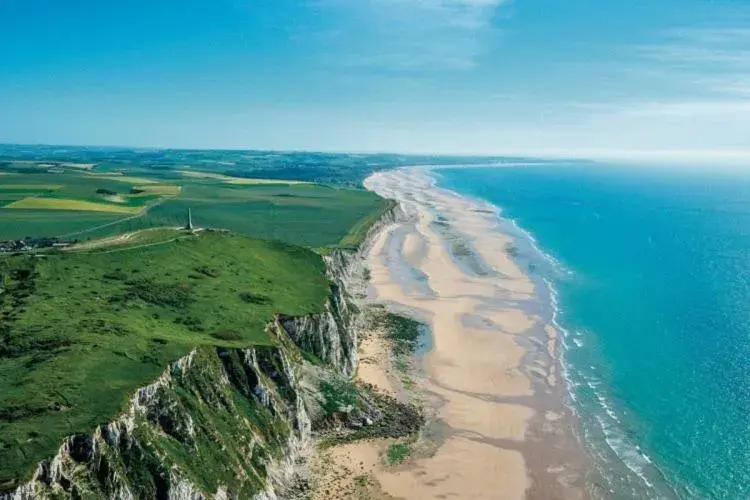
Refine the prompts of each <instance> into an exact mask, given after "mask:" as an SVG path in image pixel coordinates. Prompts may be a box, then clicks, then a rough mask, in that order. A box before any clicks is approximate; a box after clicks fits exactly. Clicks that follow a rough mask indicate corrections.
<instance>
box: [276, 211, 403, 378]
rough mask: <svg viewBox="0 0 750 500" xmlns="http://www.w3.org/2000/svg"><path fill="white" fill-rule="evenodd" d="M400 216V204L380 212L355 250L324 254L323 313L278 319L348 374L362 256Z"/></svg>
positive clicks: (353, 356) (352, 365) (361, 289)
mask: <svg viewBox="0 0 750 500" xmlns="http://www.w3.org/2000/svg"><path fill="white" fill-rule="evenodd" d="M400 216H401V211H400V208H399V207H394V208H392V209H391V210H389V211H388V212H386V213H385V214H383V216H382V217H381V219H380V220H378V222H376V223H375V224H374V225H373V226H372V227H371V228H370V230H369V231H368V234H367V236H366V237H365V240H364V241H363V243H362V244H361V245H360V247H359V249H358V250H356V251H355V250H343V249H334V250H332V251H331V253H329V254H327V255H324V256H323V260H324V261H325V263H326V270H327V275H328V279H329V280H330V282H331V296H330V299H329V300H328V303H327V304H326V312H325V313H323V314H319V315H314V316H304V317H295V318H281V322H282V325H283V327H284V329H285V330H286V331H287V332H288V333H289V335H290V336H291V337H292V339H293V340H294V342H295V343H296V344H297V345H298V346H299V347H300V349H303V350H306V351H308V352H311V353H313V354H314V355H315V356H316V357H317V358H318V359H320V360H321V361H323V362H324V363H326V364H328V365H330V366H332V367H333V368H334V369H336V370H337V371H338V372H340V373H341V374H342V375H345V376H347V377H348V376H352V375H353V374H354V372H355V371H356V369H357V365H358V363H359V359H358V357H357V345H358V333H359V330H360V327H361V325H360V321H361V319H362V318H361V315H360V314H359V309H358V308H357V306H356V305H355V304H354V300H353V298H357V297H364V295H365V287H366V282H367V280H366V279H365V267H364V255H365V253H366V252H367V251H368V250H369V247H370V245H371V242H372V240H373V239H374V235H376V234H377V233H378V232H379V231H380V230H381V229H382V228H383V227H384V226H386V225H388V224H391V223H393V222H394V221H395V220H396V219H397V218H398V217H400Z"/></svg>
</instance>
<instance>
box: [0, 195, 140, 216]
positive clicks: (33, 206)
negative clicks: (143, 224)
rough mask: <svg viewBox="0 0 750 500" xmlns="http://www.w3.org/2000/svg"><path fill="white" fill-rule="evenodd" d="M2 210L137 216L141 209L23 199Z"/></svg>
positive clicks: (64, 200)
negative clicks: (70, 211) (109, 213)
mask: <svg viewBox="0 0 750 500" xmlns="http://www.w3.org/2000/svg"><path fill="white" fill-rule="evenodd" d="M3 208H6V209H8V208H10V209H26V210H77V211H82V212H113V213H118V214H137V213H140V212H141V211H142V210H143V207H125V206H118V205H109V204H107V203H95V202H93V201H82V200H66V199H58V198H24V199H22V200H18V201H15V202H13V203H11V204H9V205H6V206H5V207H3Z"/></svg>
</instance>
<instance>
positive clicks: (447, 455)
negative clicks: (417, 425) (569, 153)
mask: <svg viewBox="0 0 750 500" xmlns="http://www.w3.org/2000/svg"><path fill="white" fill-rule="evenodd" d="M365 185H366V187H367V188H368V189H370V190H372V191H374V192H376V193H378V194H379V195H381V196H383V197H385V198H391V199H394V200H397V201H398V202H399V204H400V205H401V207H402V209H403V211H404V212H405V217H403V218H402V219H401V220H400V221H399V222H397V223H395V224H392V225H390V226H388V227H387V228H385V229H384V230H383V231H381V232H380V233H379V234H378V235H377V238H376V239H375V240H374V241H373V243H372V245H371V247H370V248H369V252H368V256H367V266H368V268H369V269H370V272H371V283H370V290H369V295H370V296H369V299H368V300H369V301H371V302H373V303H379V304H384V305H385V306H386V307H388V308H389V309H391V310H394V311H399V312H408V313H409V314H411V315H413V316H414V317H416V318H418V319H420V320H423V321H425V322H426V323H427V324H428V325H429V326H430V328H431V346H430V350H429V352H428V353H427V354H425V355H424V356H422V357H420V358H419V360H418V361H417V365H416V367H415V369H414V372H415V373H414V374H413V378H414V380H415V386H414V387H413V388H411V389H409V390H406V389H405V388H404V387H403V385H402V384H401V383H400V381H399V377H398V375H397V374H395V373H394V370H393V367H392V360H391V359H390V357H389V351H388V346H387V343H386V341H385V340H384V339H383V337H382V335H381V334H380V333H379V332H377V331H373V332H369V333H367V334H366V335H365V338H364V339H363V340H362V342H361V345H360V357H361V360H362V362H361V365H360V368H359V371H358V374H357V376H358V378H359V379H361V380H362V381H363V382H367V383H371V384H374V385H375V386H377V387H378V388H379V389H380V390H382V391H385V392H388V393H391V394H393V395H395V396H397V397H400V398H401V399H404V398H411V399H416V400H418V401H419V402H420V403H421V404H423V405H424V407H425V410H426V414H427V420H428V422H427V426H426V428H425V430H424V431H423V433H422V435H421V436H420V438H419V441H418V442H417V443H416V445H415V447H414V448H415V452H414V453H413V456H412V457H411V458H410V459H408V460H407V461H406V462H405V463H403V464H400V465H398V466H395V467H389V466H387V465H386V464H385V461H384V459H383V455H384V450H386V448H387V446H388V445H389V443H388V442H387V441H382V442H378V441H368V442H361V443H355V444H350V445H344V446H339V447H335V448H333V449H330V450H327V451H326V452H325V453H324V455H325V456H324V457H323V458H321V461H320V462H319V463H318V466H317V467H318V469H319V473H320V474H321V475H322V476H323V477H324V479H323V481H324V482H326V483H327V484H332V483H338V485H339V486H341V483H342V482H343V483H347V482H350V483H352V484H351V485H350V486H351V487H350V488H349V490H347V491H351V492H353V493H351V497H356V496H360V497H362V498H403V499H432V498H457V499H458V498H460V499H516V498H519V499H520V498H534V499H554V498H562V499H580V498H586V497H587V495H586V493H585V488H584V473H583V471H584V470H585V467H586V465H585V458H584V454H583V453H582V451H581V449H580V447H579V446H578V443H577V440H576V439H575V437H574V434H573V429H572V428H573V425H572V422H573V420H572V416H571V415H570V412H569V410H568V409H567V408H566V407H565V405H564V404H563V401H564V399H563V398H564V387H563V384H562V378H561V377H559V376H558V374H557V371H558V366H559V363H558V360H557V343H556V339H557V335H558V333H557V331H556V330H555V328H554V326H553V325H552V324H551V323H550V322H549V321H548V320H546V319H543V317H542V316H541V315H539V314H538V313H537V312H536V311H537V310H538V307H539V300H540V299H539V297H538V296H537V293H536V292H537V285H536V284H535V282H534V281H533V279H532V278H531V277H530V276H529V275H527V274H526V273H525V272H524V271H523V270H522V269H520V268H519V266H518V265H517V264H516V263H515V262H514V260H513V258H512V257H511V253H512V252H509V249H510V248H511V245H512V244H513V241H512V239H511V238H510V237H509V236H507V235H505V234H503V233H502V232H500V231H498V227H497V225H498V219H497V214H496V213H495V212H494V210H492V209H491V207H489V206H486V205H483V204H482V203H481V202H476V201H473V200H468V199H465V198H462V197H460V196H458V195H456V194H455V193H452V192H450V191H446V190H443V189H440V188H438V187H436V186H435V185H434V182H433V180H432V178H431V177H430V175H429V173H428V172H427V171H426V170H423V169H401V170H396V171H390V172H384V173H377V174H374V175H373V176H371V177H370V178H368V179H367V181H366V184H365ZM354 482H357V483H358V484H354ZM362 485H366V487H363V488H357V486H362ZM357 491H358V492H359V493H356V494H355V493H354V492H357ZM316 496H317V498H326V496H325V494H323V493H322V492H320V491H319V492H318V493H317V494H316ZM328 498H331V497H330V496H329V497H328Z"/></svg>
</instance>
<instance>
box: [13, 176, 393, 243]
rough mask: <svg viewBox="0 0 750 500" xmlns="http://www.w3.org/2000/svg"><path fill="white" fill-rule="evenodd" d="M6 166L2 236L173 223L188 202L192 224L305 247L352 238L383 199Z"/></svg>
mask: <svg viewBox="0 0 750 500" xmlns="http://www.w3.org/2000/svg"><path fill="white" fill-rule="evenodd" d="M29 168H30V167H29ZM50 168H52V167H50ZM61 169H62V170H61ZM6 173H7V174H8V175H4V176H3V178H2V181H3V182H2V183H0V240H6V239H16V238H23V237H27V236H33V237H42V236H45V237H49V236H51V237H62V238H69V239H78V240H87V239H95V238H102V237H109V236H113V235H117V234H120V233H124V232H132V231H137V230H139V229H146V228H155V227H165V226H166V227H179V226H184V225H185V222H186V218H187V212H188V209H190V210H191V211H192V214H193V221H194V223H195V225H196V226H198V227H207V228H223V229H229V230H231V231H234V232H237V233H240V234H245V235H248V236H254V237H261V238H269V239H278V240H283V241H287V242H290V243H296V244H300V245H305V246H310V247H327V246H336V245H352V244H354V243H356V235H359V232H355V233H351V234H350V231H351V230H352V229H353V228H355V227H365V228H366V227H367V221H368V220H370V219H371V218H372V216H373V214H377V213H379V212H380V211H381V210H382V209H383V208H385V206H386V205H385V202H384V201H383V200H382V199H380V198H379V197H377V196H376V195H374V194H372V193H370V192H367V191H364V190H354V189H342V188H339V187H333V186H325V185H319V184H313V183H309V182H294V181H289V180H269V179H244V178H237V177H231V176H226V175H223V174H216V173H211V172H206V173H201V172H198V171H190V175H187V176H186V175H183V172H180V171H173V170H166V171H160V172H159V175H158V176H155V177H153V178H147V177H145V174H144V173H143V172H141V171H138V172H137V173H138V175H127V173H123V172H115V173H102V172H98V171H97V168H96V167H94V168H93V170H90V171H83V172H82V171H81V170H80V169H65V168H62V167H60V166H59V165H58V166H55V167H54V170H52V171H50V170H49V169H48V170H47V171H40V170H39V169H38V168H37V169H34V170H33V171H30V172H29V173H19V172H13V171H11V172H6ZM363 224H364V226H363ZM362 234H363V233H362Z"/></svg>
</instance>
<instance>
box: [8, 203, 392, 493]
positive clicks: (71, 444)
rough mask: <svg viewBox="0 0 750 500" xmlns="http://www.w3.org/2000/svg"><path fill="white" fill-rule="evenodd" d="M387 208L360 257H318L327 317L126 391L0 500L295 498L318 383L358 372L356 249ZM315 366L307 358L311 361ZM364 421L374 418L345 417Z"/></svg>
mask: <svg viewBox="0 0 750 500" xmlns="http://www.w3.org/2000/svg"><path fill="white" fill-rule="evenodd" d="M398 210H399V209H398V207H395V206H394V207H391V209H389V210H388V211H386V212H384V213H383V215H382V217H381V219H380V220H379V221H377V222H376V223H375V224H373V226H372V227H371V228H370V230H369V233H368V236H367V237H366V238H365V241H364V242H363V243H362V244H361V245H360V246H359V249H358V250H355V249H352V250H341V249H336V250H333V251H331V252H330V253H328V254H326V255H324V257H323V258H324V260H325V263H326V267H327V274H328V277H329V280H330V296H329V299H328V301H327V303H326V307H325V312H323V313H321V314H317V315H310V316H303V317H277V318H275V319H274V320H273V321H272V322H270V323H269V324H268V325H267V330H268V332H269V335H270V338H271V340H272V345H269V346H253V347H249V348H246V349H227V348H215V347H201V348H197V349H195V350H193V351H191V352H190V353H189V354H188V355H187V356H184V357H183V358H181V359H179V360H178V361H176V362H174V363H172V364H171V365H170V366H169V367H168V368H167V369H166V370H165V371H164V372H163V373H162V375H161V376H160V377H159V379H158V380H156V381H154V382H153V383H151V384H149V385H147V386H145V387H142V388H140V389H139V390H137V391H136V393H135V394H134V395H133V396H132V399H131V401H130V404H129V407H128V410H127V411H126V412H124V413H123V414H122V415H120V416H119V417H118V418H117V419H115V420H113V421H112V422H110V423H108V424H106V425H102V426H100V427H99V428H97V429H96V430H95V431H94V432H93V434H89V435H85V434H79V435H73V436H69V437H68V438H67V439H66V440H65V441H64V443H63V444H62V445H61V447H60V449H59V451H58V453H57V455H56V456H55V457H53V458H52V459H50V460H45V461H43V462H41V463H40V464H39V465H38V467H37V470H36V471H35V473H34V475H33V478H32V479H31V480H30V481H29V482H28V483H26V484H25V485H23V486H21V487H19V488H17V489H16V490H15V491H13V492H12V493H8V494H5V495H0V498H2V499H3V500H5V499H13V500H22V499H23V500H26V499H36V498H118V499H136V498H158V499H209V498H218V499H223V498H257V499H274V498H279V497H280V496H287V495H293V491H294V489H295V488H297V487H298V486H299V485H298V484H297V481H298V480H299V477H298V475H297V471H298V467H297V465H298V463H299V461H300V459H301V457H303V456H304V454H305V450H306V449H307V447H308V445H309V444H310V439H311V429H312V428H313V424H314V423H316V422H320V421H322V420H324V419H326V418H327V417H329V416H330V415H329V414H327V413H326V411H325V409H324V407H325V395H322V394H320V391H319V382H320V380H322V379H325V378H328V377H333V378H335V377H341V378H346V377H349V376H351V375H352V374H353V373H354V372H355V370H356V367H357V362H358V360H357V336H358V335H357V330H358V327H359V325H358V323H359V320H360V315H359V309H358V307H357V306H356V304H355V300H353V297H356V296H358V295H361V294H362V293H363V292H364V268H363V266H362V263H361V262H362V261H361V252H362V251H363V249H364V248H366V247H367V245H368V244H369V241H370V240H371V238H372V236H373V235H374V234H375V233H376V232H377V231H379V230H380V228H381V227H382V226H383V225H385V224H388V223H390V222H392V221H393V220H394V218H395V217H397V216H398V213H399V212H398ZM311 361H312V362H311ZM351 418H352V419H354V420H357V419H359V420H361V422H359V423H357V422H355V423H356V424H357V425H369V424H371V423H372V422H373V419H377V418H379V415H378V411H377V409H376V408H373V409H372V411H371V412H367V411H365V412H359V413H358V414H356V412H355V414H353V416H352V417H351Z"/></svg>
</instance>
